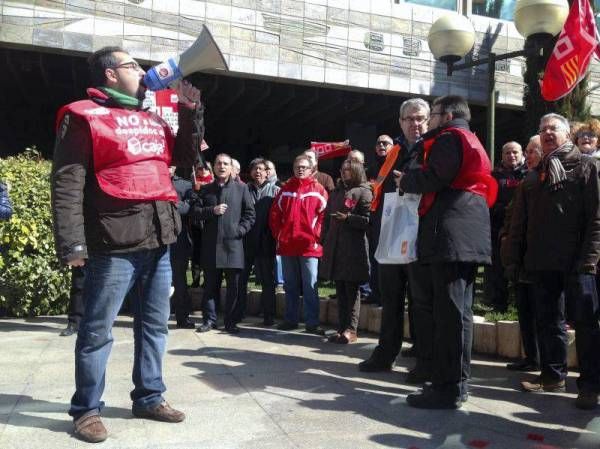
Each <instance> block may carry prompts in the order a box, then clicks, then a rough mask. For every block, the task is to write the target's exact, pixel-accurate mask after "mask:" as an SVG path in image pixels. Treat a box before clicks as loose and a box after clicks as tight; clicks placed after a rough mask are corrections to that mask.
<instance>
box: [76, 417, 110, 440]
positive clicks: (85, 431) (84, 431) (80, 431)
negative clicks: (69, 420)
mask: <svg viewBox="0 0 600 449" xmlns="http://www.w3.org/2000/svg"><path fill="white" fill-rule="evenodd" d="M73 424H74V425H75V435H76V436H77V437H78V438H79V439H80V440H83V441H86V442H88V443H100V442H102V441H104V440H106V439H107V438H108V432H107V431H106V427H104V424H102V420H101V419H100V415H88V416H82V417H81V418H79V419H76V420H75V421H74V422H73Z"/></svg>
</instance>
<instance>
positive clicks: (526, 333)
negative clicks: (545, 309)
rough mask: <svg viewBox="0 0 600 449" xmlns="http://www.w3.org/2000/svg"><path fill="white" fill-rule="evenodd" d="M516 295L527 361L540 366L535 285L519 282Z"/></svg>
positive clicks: (516, 286)
mask: <svg viewBox="0 0 600 449" xmlns="http://www.w3.org/2000/svg"><path fill="white" fill-rule="evenodd" d="M515 293H516V295H515V296H516V299H517V313H518V315H519V328H520V329H521V340H522V341H523V350H524V351H525V359H526V360H527V361H528V362H530V363H534V364H536V365H538V364H539V363H540V353H539V350H538V336H537V326H536V323H535V297H534V295H533V293H534V289H533V284H532V283H525V282H517V284H516V285H515Z"/></svg>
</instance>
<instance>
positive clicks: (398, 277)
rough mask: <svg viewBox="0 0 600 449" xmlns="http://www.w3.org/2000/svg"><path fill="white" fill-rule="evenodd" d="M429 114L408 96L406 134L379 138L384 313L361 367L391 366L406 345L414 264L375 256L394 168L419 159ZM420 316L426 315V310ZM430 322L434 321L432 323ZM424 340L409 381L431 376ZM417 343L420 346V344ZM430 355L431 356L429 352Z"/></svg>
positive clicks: (377, 194)
mask: <svg viewBox="0 0 600 449" xmlns="http://www.w3.org/2000/svg"><path fill="white" fill-rule="evenodd" d="M428 118H429V105H428V104H427V102H426V101H425V100H423V99H422V98H411V99H409V100H406V101H405V102H403V103H402V105H400V117H399V124H400V129H401V130H402V135H401V136H400V137H398V139H397V140H396V142H395V145H394V146H393V147H391V146H390V143H391V139H390V137H389V136H387V135H382V136H379V138H378V139H377V146H376V151H377V154H378V155H382V154H385V155H386V156H385V161H384V162H383V164H382V165H381V168H380V169H379V172H378V174H377V177H376V178H375V180H374V181H373V182H372V185H373V191H374V196H373V202H372V204H371V235H370V241H369V245H370V248H369V251H370V252H371V256H372V260H373V263H372V265H371V274H372V279H373V278H375V279H376V283H374V284H372V288H373V286H376V288H373V291H379V292H380V294H381V303H382V305H383V312H382V315H381V330H380V333H379V343H378V345H377V347H376V348H375V350H374V351H373V353H372V354H371V356H370V357H369V359H367V360H365V361H363V362H361V363H359V365H358V368H359V370H361V371H366V372H376V371H389V370H391V369H392V366H393V364H394V361H395V360H396V357H397V356H398V354H399V352H400V348H401V347H402V337H403V330H404V305H405V297H406V293H407V289H408V285H409V275H410V273H411V271H412V269H411V268H410V267H412V265H414V264H410V265H396V264H378V263H377V261H376V260H375V258H374V257H373V256H374V253H375V250H376V249H377V245H378V242H379V234H380V231H381V217H382V214H383V207H384V204H383V203H384V200H383V199H384V196H385V194H386V193H390V192H395V191H396V189H397V186H396V183H395V181H394V172H395V171H399V170H405V169H407V168H408V167H409V166H412V164H414V163H415V158H416V157H417V155H418V154H419V148H420V146H419V142H420V140H421V136H422V135H423V134H425V133H426V132H427V120H428ZM385 148H389V149H385ZM384 149H385V150H384ZM420 316H423V314H421V315H420ZM429 321H430V320H429ZM421 324H422V332H424V333H425V334H426V333H427V330H426V328H427V319H424V320H423V319H422V320H421ZM430 326H431V324H429V327H430ZM419 330H421V329H419ZM413 337H416V335H413ZM416 341H418V337H416ZM422 342H423V345H421V346H422V348H423V351H422V354H423V358H419V357H418V358H417V366H416V367H415V370H413V371H411V373H410V374H409V376H408V378H407V381H408V382H411V383H420V382H422V381H425V380H428V374H429V370H428V369H426V367H425V366H424V363H423V361H422V360H421V359H423V360H425V358H426V357H427V351H426V350H425V348H426V347H427V346H428V345H427V344H426V342H425V340H422ZM416 346H417V347H418V345H416ZM429 352H431V350H429ZM430 358H431V356H430V355H429V359H430Z"/></svg>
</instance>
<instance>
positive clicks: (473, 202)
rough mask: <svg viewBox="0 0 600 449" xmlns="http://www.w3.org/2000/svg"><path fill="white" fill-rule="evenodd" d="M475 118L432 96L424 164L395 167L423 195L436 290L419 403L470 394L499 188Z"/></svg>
mask: <svg viewBox="0 0 600 449" xmlns="http://www.w3.org/2000/svg"><path fill="white" fill-rule="evenodd" d="M470 117H471V115H470V111H469V106H468V104H467V102H466V101H465V100H464V99H463V98H461V97H458V96H451V95H449V96H446V97H440V98H437V99H436V100H434V102H433V105H432V111H431V120H430V122H429V126H430V128H431V131H429V132H428V133H426V134H425V135H424V136H423V155H422V156H423V167H422V168H420V169H411V170H408V171H406V172H405V173H397V175H398V176H397V179H398V185H399V188H400V190H401V191H403V192H408V193H421V194H423V197H422V199H421V205H420V208H419V209H420V211H419V212H420V214H421V219H420V221H419V239H418V255H419V261H420V262H421V263H426V264H429V266H430V273H431V281H430V283H431V286H432V290H433V329H434V334H433V335H434V344H433V366H432V368H433V369H432V379H431V380H432V385H431V387H430V388H425V389H424V390H423V391H421V392H419V393H414V394H410V395H408V397H407V402H408V404H409V405H411V406H413V407H418V408H458V407H460V406H461V405H462V402H464V401H466V399H467V380H468V378H469V375H470V358H471V340H472V327H473V312H472V310H471V306H472V303H473V283H474V280H475V273H476V270H477V265H478V264H488V263H490V256H491V247H490V215H489V211H488V205H487V201H486V199H487V200H488V201H489V200H490V198H489V197H490V195H492V192H495V187H496V186H495V181H494V179H493V178H492V177H491V174H490V172H491V164H490V161H489V159H488V157H487V155H486V154H485V151H484V150H483V147H482V146H481V143H480V142H479V140H478V139H477V137H476V136H475V135H474V134H473V133H471V132H470V131H469V124H468V122H469V120H470ZM417 339H418V337H417Z"/></svg>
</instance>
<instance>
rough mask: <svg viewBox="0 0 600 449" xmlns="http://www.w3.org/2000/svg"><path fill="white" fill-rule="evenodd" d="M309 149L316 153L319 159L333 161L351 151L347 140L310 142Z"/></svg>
mask: <svg viewBox="0 0 600 449" xmlns="http://www.w3.org/2000/svg"><path fill="white" fill-rule="evenodd" d="M310 148H311V149H312V150H315V151H316V152H317V157H318V158H319V159H333V158H336V157H342V156H346V155H347V154H348V153H350V151H351V150H352V147H351V146H350V141H349V140H344V141H343V142H311V143H310Z"/></svg>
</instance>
